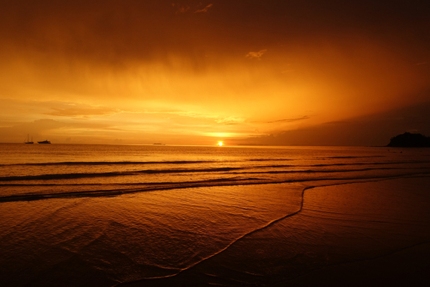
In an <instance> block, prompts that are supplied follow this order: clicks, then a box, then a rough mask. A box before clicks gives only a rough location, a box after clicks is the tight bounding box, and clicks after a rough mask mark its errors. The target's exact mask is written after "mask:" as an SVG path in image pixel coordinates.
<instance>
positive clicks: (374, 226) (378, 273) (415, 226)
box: [124, 177, 430, 286]
mask: <svg viewBox="0 0 430 287" xmlns="http://www.w3.org/2000/svg"><path fill="white" fill-rule="evenodd" d="M428 270H430V178H423V177H419V178H400V179H389V180H381V181H375V182H361V183H348V184H340V185H334V186H325V187H315V188H308V189H306V191H305V192H304V202H303V208H302V210H301V211H300V212H298V213H297V214H295V215H294V216H291V217H287V218H285V219H283V220H281V221H278V222H276V223H274V224H272V225H270V226H268V227H267V228H264V229H262V230H259V231H256V232H253V233H252V234H249V235H248V236H245V237H244V238H242V239H241V240H239V241H237V242H235V243H234V244H232V245H231V246H230V247H229V248H228V249H227V250H225V251H224V252H222V253H220V254H218V255H216V256H214V257H212V258H210V259H208V260H206V261H204V262H202V263H200V264H197V265H196V266H194V267H192V268H190V269H189V270H186V271H184V272H181V273H180V274H179V275H177V276H174V277H172V278H165V279H159V280H141V281H137V282H134V283H130V284H124V286H167V285H171V286H190V284H192V285H193V286H196V285H198V286H207V285H220V286H427V284H428V279H430V273H429V271H428ZM166 284H167V285H166Z"/></svg>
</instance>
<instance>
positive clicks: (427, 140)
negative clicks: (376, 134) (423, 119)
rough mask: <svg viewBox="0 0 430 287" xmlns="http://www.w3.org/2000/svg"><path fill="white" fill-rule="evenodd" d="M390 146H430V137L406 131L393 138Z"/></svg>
mask: <svg viewBox="0 0 430 287" xmlns="http://www.w3.org/2000/svg"><path fill="white" fill-rule="evenodd" d="M387 146H389V147H430V137H426V136H424V135H422V134H419V133H409V132H406V133H404V134H401V135H397V136H395V137H393V138H391V140H390V143H389V144H388V145H387Z"/></svg>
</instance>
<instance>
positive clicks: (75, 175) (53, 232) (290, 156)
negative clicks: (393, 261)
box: [0, 144, 430, 286]
mask: <svg viewBox="0 0 430 287" xmlns="http://www.w3.org/2000/svg"><path fill="white" fill-rule="evenodd" d="M429 176H430V149H393V148H386V147H286V148H259V147H195V146H193V147H191V146H137V145H136V146H135V145H132V146H128V145H120V146H114V145H61V144H52V145H37V144H35V145H24V144H0V250H2V255H1V258H0V268H1V270H0V285H2V286H118V285H123V284H124V285H127V284H131V285H133V284H135V285H136V286H149V284H155V283H157V282H158V280H168V279H172V280H173V278H174V279H175V280H176V279H177V278H179V277H180V278H182V279H181V280H183V281H181V282H187V283H183V284H184V285H185V286H186V285H187V284H192V283H195V284H198V282H200V284H201V285H206V284H208V282H212V283H213V284H217V285H225V286H238V285H241V284H242V283H243V284H245V285H247V284H248V285H252V284H254V283H255V282H258V284H257V285H262V286H264V285H271V283H273V282H272V281H270V280H274V279H273V278H277V279H276V280H279V282H283V281H282V280H286V279H285V278H286V277H285V276H284V275H282V276H284V277H282V276H281V275H280V273H279V272H278V273H277V271H276V270H284V269H282V268H281V266H283V268H284V267H285V266H287V265H288V266H302V265H303V264H302V265H300V264H299V263H300V262H302V261H300V260H301V259H300V258H299V257H297V254H296V257H294V256H292V257H291V258H288V256H284V257H282V258H284V259H283V260H280V259H279V258H274V257H276V256H275V255H276V254H277V253H278V252H281V251H279V250H277V251H274V250H271V249H270V248H269V247H266V248H263V247H262V246H275V245H276V244H278V245H279V242H277V243H276V240H280V239H279V238H280V236H281V234H282V236H287V235H286V233H287V231H286V229H285V228H287V227H284V229H283V231H282V230H281V231H280V230H279V229H274V228H271V226H273V225H274V224H278V222H281V221H282V220H283V219H287V218H293V215H295V214H298V213H299V212H301V211H302V209H303V196H304V193H305V190H307V189H309V188H314V187H318V186H337V185H341V184H345V183H350V182H355V183H357V182H363V183H366V182H373V181H381V180H386V179H402V178H412V179H414V178H428V177H429ZM413 182H418V181H417V180H413ZM394 189H395V188H393V190H394ZM335 192H337V191H333V193H330V194H334V193H335ZM328 198H329V195H327V197H326V199H327V200H328ZM322 200H323V201H324V199H322ZM378 200H379V201H376V200H375V202H381V199H378ZM402 201H404V200H400V202H402ZM309 202H310V201H309ZM309 204H310V205H309V206H312V205H311V203H309ZM342 204H347V203H342ZM375 204H376V203H375ZM411 204H412V203H411ZM382 205H383V204H381V206H382ZM313 208H314V212H317V211H318V208H317V207H315V206H314V207H313ZM325 208H328V207H325ZM336 208H338V207H336ZM422 209H423V212H427V211H426V210H428V207H427V206H423V207H422ZM315 210H317V211H315ZM322 210H323V209H321V210H319V211H318V212H323V211H322ZM333 210H334V207H333ZM333 210H332V211H333ZM330 212H331V211H327V210H326V211H324V214H329V213H330ZM387 212H388V211H387ZM332 213H333V212H331V213H330V214H332ZM333 216H334V215H333ZM425 216H426V218H427V216H428V217H430V215H429V214H428V213H425ZM296 224H297V223H296ZM417 224H418V223H417ZM419 224H424V225H423V226H424V227H428V225H427V224H428V223H427V221H425V222H424V223H419ZM291 226H292V225H289V227H288V228H291ZM301 226H305V225H304V224H302V225H301ZM421 227H422V226H421ZM259 232H260V233H259ZM257 233H259V234H263V233H264V234H265V235H264V236H262V237H259V238H258V239H255V240H254V241H252V242H254V243H253V245H252V248H250V249H252V250H253V251H254V252H256V250H259V248H261V252H257V253H256V254H257V255H255V256H253V257H252V258H248V259H246V260H245V259H242V260H244V261H241V262H235V260H239V259H237V258H241V256H242V257H243V256H244V255H243V251H241V252H242V254H241V255H240V256H239V255H238V254H235V253H234V252H235V251H234V248H237V246H238V245H240V244H244V242H246V240H249V238H251V237H252V238H253V236H257V235H256V234H257ZM288 234H289V235H288V236H290V237H291V236H293V237H294V236H296V235H297V236H298V234H299V233H297V234H296V235H294V234H295V232H294V231H291V230H289V231H288ZM288 236H287V237H288ZM301 236H304V237H302V238H301V239H300V242H308V243H306V244H309V245H310V244H311V242H312V240H313V239H312V238H307V239H306V236H305V235H301ZM366 236H367V237H366V238H368V237H369V236H368V235H366ZM426 236H427V235H426ZM429 239H430V238H429ZM266 240H268V241H266ZM283 240H285V238H284V239H283ZM296 241H297V240H296ZM284 242H287V241H284ZM256 243H258V244H257V245H255V244H256ZM275 243H276V244H275ZM397 247H398V246H393V247H392V248H397ZM290 248H291V249H289V252H290V251H291V252H292V250H296V251H297V250H298V249H297V248H298V247H297V246H295V247H294V246H290ZM384 248H385V247H384ZM387 248H388V247H387ZM319 250H320V251H321V249H319ZM297 252H298V251H297ZM245 253H246V252H245ZM316 253H318V252H316ZM264 254H265V255H264ZM318 254H319V253H318ZM263 255H264V256H266V257H264V258H263V259H262V258H259V257H258V256H263ZM223 256H224V257H226V258H224V259H222V258H223ZM338 256H340V257H341V256H342V255H341V254H340V255H339V254H338ZM357 256H358V255H357ZM360 256H362V255H360ZM369 256H373V255H369ZM340 257H339V258H340ZM293 258H294V259H293ZM217 260H218V261H219V262H218V261H217ZM264 260H266V261H267V262H265V261H264ZM294 260H296V261H297V262H299V263H297V262H296V261H294ZM324 260H326V259H324ZM327 260H329V259H327ZM333 260H334V259H333ZM336 260H340V259H336ZM269 261H270V264H269V263H268V262H269ZM311 261H312V260H311ZM208 262H212V263H211V264H212V266H216V270H213V269H211V271H208V270H209V269H205V267H204V266H205V264H209V263H208ZM216 262H218V263H216ZM223 262H224V263H223ZM225 262H230V263H229V264H231V265H232V266H233V267H226V266H224V265H225ZM264 262H265V263H264ZM273 262H279V266H278V265H276V264H277V263H273ZM294 262H296V263H294ZM263 263H264V264H266V265H264V266H271V268H270V271H267V270H266V271H264V270H265V268H266V267H264V266H263V265H261V266H260V264H263ZM267 264H269V265H267ZM273 264H275V265H274V266H273ZM309 264H311V263H309ZM315 264H316V263H315ZM248 265H249V266H248ZM220 266H221V267H220ZM222 266H224V267H222ZM238 266H240V268H239V267H238ZM306 266H307V265H306ZM207 268H209V267H207ZM214 268H215V267H214ZM294 268H295V267H294ZM294 268H293V269H294ZM297 268H298V269H297V270H295V271H294V272H296V273H294V274H299V273H300V272H304V270H307V269H306V268H308V266H307V267H306V268H305V267H303V266H302V267H300V268H299V267H297ZM239 269H240V270H241V271H238V270H239ZM193 270H198V271H193ZM255 270H260V271H255ZM284 271H285V270H284ZM284 271H282V272H284ZM187 272H196V273H192V274H199V276H197V277H198V279H196V280H197V281H195V282H193V280H194V277H196V276H195V275H186V274H190V273H187ZM256 272H257V273H259V274H257V273H256ZM297 272H298V273H297ZM238 273H240V275H238ZM181 276H182V277H181ZM187 276H188V277H187ZM197 277H196V278H197ZM287 277H288V276H287ZM190 278H191V279H190ZM269 278H271V279H269ZM288 278H289V277H288ZM178 280H179V279H178ZM187 280H188V281H187ZM202 282H203V283H202ZM176 283H177V282H176ZM3 284H6V285H3ZM157 284H161V283H157ZM163 285H164V284H161V285H160V286H163Z"/></svg>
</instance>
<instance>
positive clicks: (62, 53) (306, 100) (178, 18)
mask: <svg viewBox="0 0 430 287" xmlns="http://www.w3.org/2000/svg"><path fill="white" fill-rule="evenodd" d="M0 3H1V10H0V142H23V141H24V140H25V139H26V137H27V134H29V135H31V136H32V137H33V139H34V140H35V141H37V140H44V139H49V140H51V141H52V142H53V143H108V144H116V143H121V144H152V143H154V142H162V143H166V144H208V145H215V144H216V143H217V142H218V140H223V141H224V143H225V145H236V144H268V145H383V144H387V143H388V142H389V139H390V137H392V136H394V135H396V134H398V133H403V132H405V131H415V132H421V133H423V134H425V135H427V136H430V16H429V15H430V8H429V7H430V6H429V5H428V1H418V0H416V1H415V0H408V1H395V0H392V1H374V0H372V1H370V0H361V1H340V0H336V1H335V0H327V1H316V0H309V1H301V0H291V1H289V0H283V1H281V0H278V1H271V0H258V1H257V0H234V1H231V0H208V1H206V0H198V1H191V0H190V1H180V0H178V1H175V0H172V1H164V0H157V1H149V0H148V1H145V0H141V1H138V0H135V1H129V0H123V1H120V0H117V1H107V0H106V1H100V0H97V1H88V0H85V1H81V0H75V1H66V0H63V1H61V0H58V1H45V0H37V1H30V0H27V1H20V0H0Z"/></svg>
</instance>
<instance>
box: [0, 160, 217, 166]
mask: <svg viewBox="0 0 430 287" xmlns="http://www.w3.org/2000/svg"><path fill="white" fill-rule="evenodd" d="M214 162H216V161H210V160H205V161H203V160H202V161H198V160H192V161H189V160H177V161H63V162H35V163H11V164H0V166H58V165H66V166H74V165H83V166H92V165H145V164H148V165H153V164H202V163H214Z"/></svg>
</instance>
